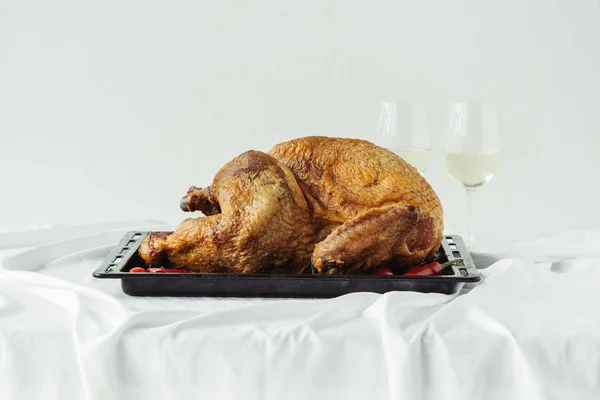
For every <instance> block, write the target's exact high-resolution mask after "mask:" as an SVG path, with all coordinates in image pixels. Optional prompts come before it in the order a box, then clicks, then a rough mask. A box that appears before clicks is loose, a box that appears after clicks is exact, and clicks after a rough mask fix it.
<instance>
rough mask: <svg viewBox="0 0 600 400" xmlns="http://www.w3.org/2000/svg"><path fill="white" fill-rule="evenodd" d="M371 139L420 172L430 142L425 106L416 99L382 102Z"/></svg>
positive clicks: (423, 168) (427, 154)
mask: <svg viewBox="0 0 600 400" xmlns="http://www.w3.org/2000/svg"><path fill="white" fill-rule="evenodd" d="M371 140H372V141H373V142H374V143H375V144H377V145H379V146H381V147H385V148H387V149H389V150H391V151H393V152H394V153H396V154H398V155H399V156H400V157H402V158H403V159H404V161H406V162H408V163H409V164H411V165H412V166H413V167H415V168H416V169H417V170H418V171H419V172H420V173H421V174H423V173H424V172H425V170H426V169H427V167H428V166H429V160H430V158H431V141H430V137H429V129H428V126H427V115H426V113H425V108H424V107H423V105H422V104H421V103H418V102H387V101H386V102H383V103H382V104H381V112H380V115H379V126H378V129H377V132H376V134H374V135H372V137H371Z"/></svg>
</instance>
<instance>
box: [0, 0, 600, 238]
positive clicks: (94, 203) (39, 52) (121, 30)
mask: <svg viewBox="0 0 600 400" xmlns="http://www.w3.org/2000/svg"><path fill="white" fill-rule="evenodd" d="M391 98H393V99H406V100H411V99H418V100H422V101H423V102H424V103H425V105H426V106H427V110H428V114H429V118H430V120H431V128H432V136H433V140H434V147H435V149H436V152H435V153H434V156H433V159H432V164H431V165H430V168H429V170H428V171H427V173H426V177H427V178H428V179H429V181H430V182H431V183H432V185H433V186H434V188H435V189H436V191H437V192H438V194H439V195H440V197H441V199H442V201H443V204H444V206H445V211H446V225H447V229H448V230H450V231H454V232H459V231H461V230H462V229H463V228H464V224H463V216H464V212H465V206H464V199H465V197H464V193H463V190H462V188H461V186H460V185H459V184H458V183H456V182H455V181H453V180H452V179H451V178H450V177H449V176H448V175H447V174H446V172H445V171H444V169H443V163H442V159H441V153H440V151H439V150H440V147H441V135H442V134H443V132H444V129H445V126H446V115H445V112H446V110H447V108H448V104H449V102H451V101H452V100H455V99H476V100H486V101H492V102H494V103H495V104H496V105H497V107H498V109H499V112H500V116H501V118H502V127H503V132H504V139H503V140H504V143H503V145H504V158H503V166H502V169H501V171H500V172H499V173H498V174H497V176H496V177H495V178H494V179H493V180H492V181H491V182H490V183H489V184H488V185H486V186H484V187H483V188H481V189H480V190H479V192H478V198H477V200H478V208H477V210H476V219H477V229H478V230H479V232H480V233H485V232H510V231H512V230H518V231H522V232H533V231H535V232H542V231H546V232H556V231H561V230H566V229H574V228H598V227H599V226H600V212H598V211H597V207H598V204H600V190H599V189H598V183H597V181H598V178H597V174H598V172H599V171H600V168H599V167H600V160H599V159H598V157H597V155H598V150H600V6H599V3H598V1H597V0H562V1H557V0H529V1H522V0H504V1H494V2H491V1H481V0H470V1H456V0H451V1H450V0H439V1H432V0H420V1H398V0H393V1H392V0H390V1H383V0H371V1H347V0H346V1H341V0H339V1H253V2H250V1H191V0H183V1H177V0H169V1H167V0H160V1H156V0H150V1H147V0H145V1H142V0H119V1H116V0H105V1H102V2H82V1H76V0H70V1H69V0H55V1H52V2H48V1H42V0H29V1H23V0H3V1H0V184H1V188H0V191H1V197H0V204H1V207H0V229H21V228H26V227H31V226H32V225H35V226H45V225H54V224H82V223H88V222H96V221H115V220H123V219H137V218H152V219H160V220H165V221H167V222H171V223H173V224H175V223H177V222H179V221H180V220H181V219H182V218H184V217H185V216H186V215H185V214H184V213H182V212H180V211H179V209H178V202H179V198H180V197H181V195H183V194H184V193H185V191H186V190H187V188H188V186H190V185H192V184H193V185H201V186H203V185H208V184H210V182H211V179H212V176H213V175H214V173H215V172H216V171H217V170H218V168H219V167H220V166H221V165H223V164H224V163H225V162H227V161H228V160H229V159H231V158H232V157H234V156H235V155H237V154H239V153H241V152H243V151H245V150H247V149H261V150H267V149H269V148H270V147H271V146H272V145H273V144H275V143H277V142H280V141H282V140H285V139H289V138H292V137H296V136H303V135H310V134H324V135H331V136H349V137H366V136H368V135H369V134H370V133H372V131H373V130H374V129H375V128H376V126H377V117H378V115H379V103H380V102H381V101H382V100H387V99H391Z"/></svg>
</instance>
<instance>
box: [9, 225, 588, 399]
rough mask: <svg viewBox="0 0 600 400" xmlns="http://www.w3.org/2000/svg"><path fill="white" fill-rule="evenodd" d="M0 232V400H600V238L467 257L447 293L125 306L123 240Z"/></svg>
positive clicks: (64, 232)
mask: <svg viewBox="0 0 600 400" xmlns="http://www.w3.org/2000/svg"><path fill="white" fill-rule="evenodd" d="M138 228H147V229H148V228H149V229H164V228H165V227H164V226H162V225H161V224H158V223H147V222H141V223H135V222H132V223H121V224H104V225H95V226H83V227H58V228H45V229H41V230H32V231H23V232H14V233H4V234H0V247H1V249H0V260H1V268H0V399H2V400H9V399H18V400H24V399H44V400H50V399H61V400H64V399H99V400H106V399H138V398H139V399H142V398H143V399H148V400H149V399H161V400H163V399H185V398H194V399H200V398H202V399H220V400H221V399H245V400H250V399H257V400H265V399H274V400H281V399H327V400H331V399H361V400H362V399H367V398H368V399H436V400H439V399H460V400H468V399H474V400H482V399H513V400H515V399H524V400H535V399H578V400H582V399H598V398H600V233H597V232H587V231H578V232H569V233H566V234H564V235H561V236H557V237H550V238H543V239H539V240H535V241H531V242H528V243H517V244H513V245H510V244H508V245H506V244H505V245H503V246H502V247H499V246H496V247H492V248H491V249H492V250H491V251H489V252H488V253H487V254H475V259H476V261H477V262H479V263H480V265H481V266H486V265H485V264H489V263H490V262H492V261H494V260H496V259H500V261H497V262H495V263H493V264H492V265H491V266H490V267H488V268H485V269H483V270H482V274H483V277H484V281H483V282H482V283H481V284H479V285H478V286H476V287H474V288H468V287H467V288H465V289H463V291H462V292H461V293H460V294H455V295H441V294H422V293H411V292H395V293H388V294H385V295H377V294H372V293H357V294H352V295H347V296H343V297H339V298H336V299H330V300H265V299H252V300H243V299H200V298H134V297H128V296H127V295H125V294H123V293H122V291H121V288H120V283H119V282H118V281H113V280H98V279H95V278H93V277H92V275H91V274H92V271H93V270H94V269H95V268H96V267H97V265H98V263H100V261H101V260H102V259H103V258H104V256H106V255H107V254H108V252H109V250H110V248H111V246H113V245H114V244H116V242H117V241H118V240H119V239H120V238H121V236H122V235H123V233H125V232H126V231H127V230H133V229H138Z"/></svg>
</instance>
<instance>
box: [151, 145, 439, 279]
mask: <svg viewBox="0 0 600 400" xmlns="http://www.w3.org/2000/svg"><path fill="white" fill-rule="evenodd" d="M181 208H182V209H183V210H184V211H197V210H198V211H202V212H203V213H204V214H205V215H206V216H205V217H200V218H188V219H186V220H184V221H183V222H182V223H181V224H180V225H179V227H177V229H176V230H175V231H174V232H172V233H160V232H156V233H150V234H149V235H148V236H147V237H146V239H145V240H144V241H143V243H142V245H141V246H140V249H139V254H140V256H141V258H142V259H143V260H144V261H145V262H146V263H147V264H148V265H150V266H159V265H160V266H172V267H184V268H188V269H190V270H193V271H198V272H231V273H256V272H269V273H275V272H287V273H304V272H310V271H311V266H312V270H313V271H314V272H316V273H319V274H342V273H360V272H363V271H367V270H369V269H372V268H374V267H376V266H378V265H381V264H384V263H387V262H393V263H395V264H397V265H414V264H418V263H421V262H423V261H426V260H428V259H430V258H431V257H432V256H433V255H434V254H435V252H436V251H437V249H438V248H439V246H440V243H441V241H442V232H443V212H442V206H441V204H440V201H439V199H438V197H437V195H436V194H435V192H434V191H433V189H432V188H431V186H430V185H429V184H428V183H427V181H426V180H425V179H424V178H423V177H422V176H421V175H420V174H419V173H418V172H417V170H416V169H415V168H413V167H412V166H410V165H409V164H407V163H406V162H405V161H404V160H402V158H400V157H399V156H397V155H395V154H394V153H392V152H391V151H389V150H387V149H384V148H382V147H379V146H376V145H374V144H372V143H370V142H368V141H365V140H357V139H341V138H329V137H321V136H313V137H305V138H300V139H295V140H291V141H289V142H284V143H280V144H278V145H276V146H275V147H273V148H272V149H271V150H270V151H269V152H268V153H263V152H260V151H248V152H246V153H243V154H242V155H240V156H238V157H236V158H234V159H233V160H232V161H230V162H229V163H227V164H226V165H225V166H223V167H222V168H221V169H220V170H219V172H218V173H217V174H216V176H215V178H214V180H213V183H212V185H211V186H208V187H205V188H197V187H191V188H190V189H189V191H188V192H187V194H186V195H185V196H184V197H183V198H182V200H181Z"/></svg>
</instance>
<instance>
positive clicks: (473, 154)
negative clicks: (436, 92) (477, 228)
mask: <svg viewBox="0 0 600 400" xmlns="http://www.w3.org/2000/svg"><path fill="white" fill-rule="evenodd" d="M443 152H444V159H445V163H446V169H447V170H448V173H449V174H450V175H451V176H452V177H453V178H455V179H456V180H458V181H459V182H461V183H462V184H463V186H464V187H465V189H466V191H467V238H466V239H467V244H468V245H469V246H471V247H472V246H473V243H474V239H475V237H474V234H473V202H474V197H475V190H476V189H477V188H478V187H480V186H482V185H483V184H485V183H487V182H488V181H489V180H490V179H492V177H493V176H494V174H495V173H496V171H497V170H498V168H499V167H500V162H501V160H502V135H501V132H500V123H499V119H498V114H497V112H496V109H495V108H494V107H493V106H491V105H489V104H485V103H478V102H460V103H454V104H453V105H452V109H451V112H450V126H449V129H448V132H447V134H446V136H445V139H444V150H443Z"/></svg>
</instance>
